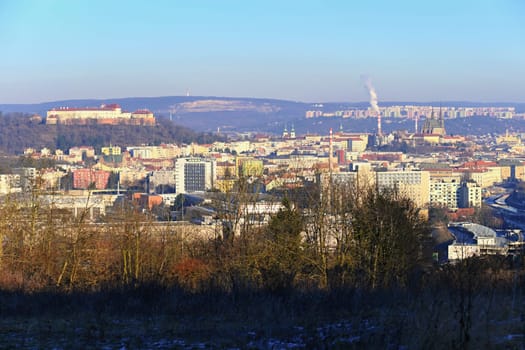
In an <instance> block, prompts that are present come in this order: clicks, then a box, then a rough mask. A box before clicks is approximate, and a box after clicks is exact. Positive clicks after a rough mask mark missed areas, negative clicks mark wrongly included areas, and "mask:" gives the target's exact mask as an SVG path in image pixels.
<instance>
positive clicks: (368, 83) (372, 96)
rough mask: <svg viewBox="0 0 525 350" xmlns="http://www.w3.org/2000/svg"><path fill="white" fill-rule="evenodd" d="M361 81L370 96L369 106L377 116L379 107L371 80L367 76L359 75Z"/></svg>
mask: <svg viewBox="0 0 525 350" xmlns="http://www.w3.org/2000/svg"><path fill="white" fill-rule="evenodd" d="M361 80H362V81H363V84H365V87H366V88H367V89H368V93H369V94H370V106H371V107H372V109H373V110H374V112H376V113H377V114H379V106H378V105H377V93H376V90H375V89H374V87H373V86H372V80H371V79H370V77H369V76H367V75H361Z"/></svg>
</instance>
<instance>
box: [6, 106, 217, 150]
mask: <svg viewBox="0 0 525 350" xmlns="http://www.w3.org/2000/svg"><path fill="white" fill-rule="evenodd" d="M0 125H1V126H2V127H1V128H0V151H1V152H4V153H7V154H20V153H22V152H23V150H24V149H25V148H27V147H32V148H36V149H41V148H43V147H47V148H49V149H52V150H53V149H62V150H67V149H69V148H70V147H74V146H83V145H89V146H93V147H95V149H97V148H100V147H102V146H105V145H109V144H110V143H111V144H113V145H118V146H121V147H124V146H131V145H141V144H151V145H156V144H160V143H191V142H199V143H207V142H213V141H215V140H216V139H217V137H216V136H214V135H211V134H204V133H196V132H194V131H192V130H191V129H188V128H185V127H182V126H179V125H176V124H174V123H172V122H171V121H169V120H167V119H163V118H157V125H156V126H133V125H45V124H42V123H39V122H35V121H31V119H30V115H26V114H21V113H9V114H2V113H0Z"/></svg>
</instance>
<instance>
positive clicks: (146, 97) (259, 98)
mask: <svg viewBox="0 0 525 350" xmlns="http://www.w3.org/2000/svg"><path fill="white" fill-rule="evenodd" d="M173 97H176V98H187V99H195V98H196V99H204V98H217V99H229V100H236V99H237V100H243V99H244V100H247V99H251V100H274V101H283V102H292V103H301V104H369V101H366V100H365V101H322V100H318V101H301V100H293V99H286V98H275V97H246V96H218V95H194V96H187V95H159V96H128V97H111V98H102V97H92V98H91V97H87V98H67V99H57V100H47V101H40V102H18V103H0V105H3V106H15V105H41V104H48V103H59V102H61V103H64V102H74V101H87V100H91V101H101V102H104V101H114V100H130V99H159V98H173ZM394 103H415V104H432V103H434V104H436V103H437V104H442V103H462V104H465V103H475V104H485V105H487V104H507V105H508V104H525V101H491V102H486V101H475V100H425V101H414V100H383V101H379V105H381V104H394Z"/></svg>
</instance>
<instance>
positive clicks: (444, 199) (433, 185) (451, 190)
mask: <svg viewBox="0 0 525 350" xmlns="http://www.w3.org/2000/svg"><path fill="white" fill-rule="evenodd" d="M460 187H461V183H460V182H459V181H456V180H451V181H445V180H431V181H430V193H429V194H430V205H431V206H436V207H446V208H449V209H456V208H458V199H459V189H460Z"/></svg>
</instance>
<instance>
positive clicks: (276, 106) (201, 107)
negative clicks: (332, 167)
mask: <svg viewBox="0 0 525 350" xmlns="http://www.w3.org/2000/svg"><path fill="white" fill-rule="evenodd" d="M103 103H105V104H108V103H118V104H120V105H121V106H122V108H123V109H124V110H128V111H133V110H136V109H142V108H147V109H149V110H151V111H152V112H154V113H155V115H156V116H161V117H162V116H163V117H165V118H170V117H171V120H173V122H174V123H176V124H178V125H181V126H185V127H188V128H191V129H193V130H197V131H203V132H212V133H215V132H216V131H217V129H219V128H220V130H221V132H228V131H233V130H234V131H260V132H268V133H281V131H282V130H283V128H284V126H285V125H286V126H288V128H290V127H291V125H292V124H293V125H294V127H295V129H296V131H297V132H298V133H304V132H307V131H309V132H326V130H327V128H329V127H333V128H338V127H339V123H341V122H342V123H343V124H344V125H343V128H344V129H348V130H351V131H372V130H375V122H374V121H373V120H366V119H364V120H349V119H344V120H341V119H338V118H317V119H309V120H307V119H305V117H304V116H305V112H306V111H307V110H309V109H314V108H316V107H314V104H313V103H305V102H297V101H286V100H277V99H263V98H236V97H216V96H164V97H130V98H114V99H103V100H96V99H85V100H64V101H54V102H45V103H38V104H4V105H0V111H3V112H4V113H6V112H22V113H38V114H40V115H42V116H45V113H46V111H47V110H49V109H51V108H55V107H61V106H68V107H87V106H99V105H100V104H103ZM321 104H322V105H323V108H322V109H323V110H325V111H335V110H341V109H346V108H349V107H358V108H366V107H368V102H355V103H345V102H322V103H321ZM429 104H431V105H434V106H439V105H442V106H456V107H465V106H471V107H476V106H502V107H506V106H514V107H516V110H517V112H525V103H508V102H501V103H499V102H498V103H496V102H494V103H479V102H468V101H437V102H436V101H433V102H424V103H422V102H410V101H408V102H400V101H381V102H380V106H391V105H429ZM385 119H386V118H385ZM483 120H484V121H486V122H487V123H488V125H491V127H492V126H496V127H497V128H498V130H499V128H500V127H501V126H502V125H505V127H504V129H503V131H504V130H505V128H506V127H510V128H512V129H516V130H517V129H519V130H521V126H520V125H521V124H522V122H518V121H510V122H509V121H500V120H494V121H493V120H491V121H487V120H485V119H483ZM386 123H387V121H385V130H386V131H388V130H389V129H390V128H391V127H392V128H402V129H407V130H413V125H412V122H410V121H398V120H392V122H391V123H392V124H391V125H389V124H386ZM447 123H448V121H447ZM450 123H451V125H456V124H458V126H457V128H456V126H454V127H453V129H454V132H455V133H457V134H463V133H469V132H470V131H472V130H474V131H475V132H478V131H479V132H480V133H486V132H490V128H487V129H484V127H483V126H479V125H477V124H473V125H475V127H474V128H472V127H468V123H469V122H468V121H467V120H459V119H458V120H454V121H450ZM465 123H466V124H465ZM398 124H399V125H398ZM464 124H465V125H464ZM327 125H330V126H327ZM485 131H486V132H485Z"/></svg>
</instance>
